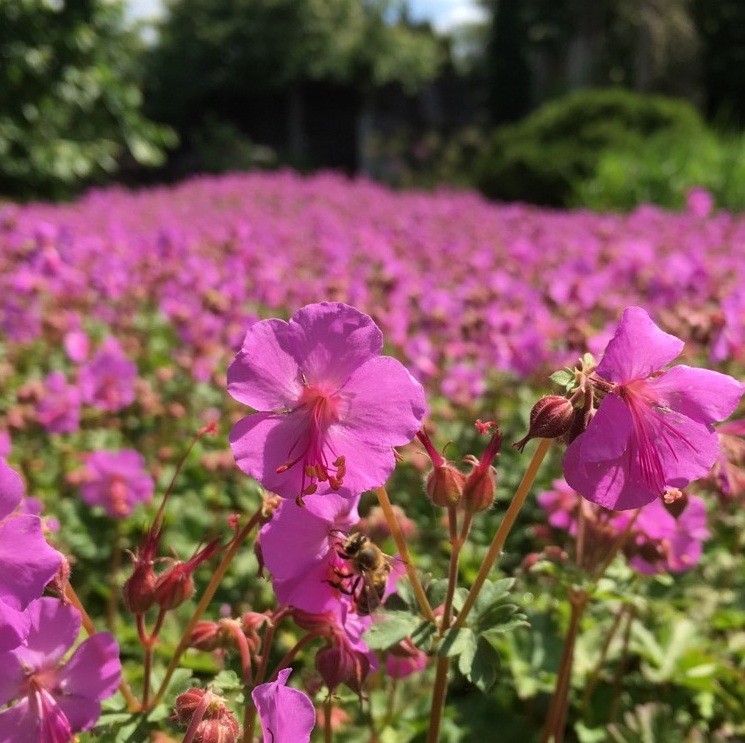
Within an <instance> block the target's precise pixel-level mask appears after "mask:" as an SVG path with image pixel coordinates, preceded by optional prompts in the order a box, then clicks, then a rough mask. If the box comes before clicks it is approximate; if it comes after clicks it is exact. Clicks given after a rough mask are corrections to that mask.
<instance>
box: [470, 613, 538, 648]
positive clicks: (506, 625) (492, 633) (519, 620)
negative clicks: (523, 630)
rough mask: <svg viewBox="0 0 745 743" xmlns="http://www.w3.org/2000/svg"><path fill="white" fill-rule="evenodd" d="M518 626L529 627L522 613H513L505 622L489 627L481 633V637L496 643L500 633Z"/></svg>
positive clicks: (505, 632) (510, 630) (507, 631)
mask: <svg viewBox="0 0 745 743" xmlns="http://www.w3.org/2000/svg"><path fill="white" fill-rule="evenodd" d="M519 627H530V622H529V621H528V618H527V617H526V616H525V615H524V614H515V616H513V617H512V618H511V619H508V620H507V621H506V622H502V623H501V624H498V625H496V626H495V627H491V628H489V629H488V630H485V631H484V632H482V633H481V637H483V638H485V639H486V640H488V641H489V642H491V643H498V642H499V641H500V639H501V635H505V634H507V633H509V632H512V631H513V630H516V629H518V628H519Z"/></svg>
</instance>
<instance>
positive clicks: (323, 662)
mask: <svg viewBox="0 0 745 743" xmlns="http://www.w3.org/2000/svg"><path fill="white" fill-rule="evenodd" d="M357 665H358V662H357V659H356V658H355V655H354V654H353V653H351V652H350V651H349V650H347V648H345V647H344V646H343V645H330V646H328V647H325V648H321V649H320V650H319V651H318V652H317V653H316V670H317V671H318V673H320V674H321V678H322V679H323V681H324V683H325V684H326V686H328V688H329V691H333V690H334V689H336V687H337V686H339V685H340V684H344V683H346V682H347V681H348V680H349V679H351V678H353V677H354V675H355V673H356V671H357Z"/></svg>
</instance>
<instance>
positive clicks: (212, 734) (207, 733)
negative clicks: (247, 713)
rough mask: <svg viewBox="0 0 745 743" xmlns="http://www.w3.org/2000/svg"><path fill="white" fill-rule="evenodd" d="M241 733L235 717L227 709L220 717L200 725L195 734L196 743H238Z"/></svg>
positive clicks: (204, 721) (203, 721)
mask: <svg viewBox="0 0 745 743" xmlns="http://www.w3.org/2000/svg"><path fill="white" fill-rule="evenodd" d="M240 732H241V728H240V725H239V724H238V720H236V719H235V715H234V714H233V713H232V712H231V711H230V710H227V709H226V710H225V711H224V712H223V714H222V715H220V717H217V718H215V719H213V720H202V722H200V723H199V725H198V726H197V730H196V733H195V734H194V743H236V741H237V740H238V738H239V735H240Z"/></svg>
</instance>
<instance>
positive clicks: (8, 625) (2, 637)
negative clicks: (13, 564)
mask: <svg viewBox="0 0 745 743" xmlns="http://www.w3.org/2000/svg"><path fill="white" fill-rule="evenodd" d="M0 536H1V535H0ZM16 603H17V602H16ZM30 627H31V620H30V618H29V616H28V614H27V613H26V612H25V611H21V610H20V609H17V608H15V607H13V606H10V605H9V604H7V603H5V601H4V600H3V599H0V651H4V650H12V649H13V648H17V647H18V646H19V645H20V644H21V643H22V642H23V641H24V640H25V639H26V635H27V634H28V631H29V628H30ZM0 668H2V666H0Z"/></svg>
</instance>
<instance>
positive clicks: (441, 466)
mask: <svg viewBox="0 0 745 743" xmlns="http://www.w3.org/2000/svg"><path fill="white" fill-rule="evenodd" d="M417 438H418V439H419V441H421V442H422V444H423V445H424V448H425V450H426V451H427V454H428V456H429V458H430V459H431V460H432V467H433V468H432V471H431V472H430V473H429V475H428V476H427V479H426V480H425V483H424V489H425V491H426V493H427V496H428V497H429V499H430V500H431V501H432V505H434V506H439V507H441V508H451V507H452V506H457V505H458V503H459V501H460V499H461V496H462V495H463V485H464V484H465V482H466V477H465V475H464V474H463V473H462V472H461V471H460V470H458V469H456V468H455V467H453V465H452V464H450V462H448V461H447V460H446V459H445V458H444V457H443V456H442V455H441V454H440V453H439V452H438V451H437V449H435V447H434V444H433V443H432V440H431V439H430V438H429V436H428V435H427V432H426V431H425V430H424V429H422V430H421V431H419V433H417Z"/></svg>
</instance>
